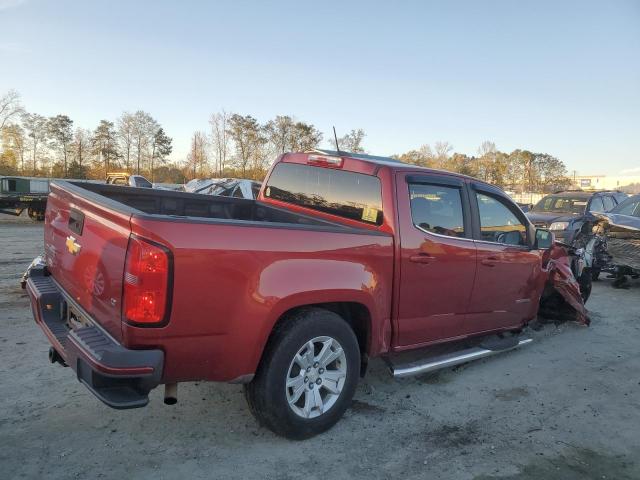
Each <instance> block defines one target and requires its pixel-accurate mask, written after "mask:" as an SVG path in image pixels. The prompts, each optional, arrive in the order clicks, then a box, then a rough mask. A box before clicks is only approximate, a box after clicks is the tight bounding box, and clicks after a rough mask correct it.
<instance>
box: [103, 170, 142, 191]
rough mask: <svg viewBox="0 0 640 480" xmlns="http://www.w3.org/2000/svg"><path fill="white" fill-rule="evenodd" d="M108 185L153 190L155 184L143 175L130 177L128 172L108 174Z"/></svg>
mask: <svg viewBox="0 0 640 480" xmlns="http://www.w3.org/2000/svg"><path fill="white" fill-rule="evenodd" d="M107 184H110V185H128V186H130V187H140V188H153V184H152V183H151V182H150V181H149V180H147V179H146V178H144V177H143V176H142V175H129V174H128V173H126V172H113V173H108V174H107Z"/></svg>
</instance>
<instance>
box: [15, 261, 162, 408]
mask: <svg viewBox="0 0 640 480" xmlns="http://www.w3.org/2000/svg"><path fill="white" fill-rule="evenodd" d="M26 287H27V292H28V293H29V297H30V299H31V309H32V311H33V317H34V319H35V321H36V323H37V324H38V325H39V326H40V328H42V331H43V332H44V333H45V335H46V336H47V338H48V339H49V342H50V343H51V345H52V347H53V348H54V349H55V350H56V351H57V352H58V354H59V355H60V356H61V357H62V359H63V360H64V361H65V363H66V364H67V365H69V366H70V367H71V368H72V369H73V370H74V371H75V372H76V375H77V378H78V380H79V381H80V382H81V383H83V384H84V385H85V386H86V387H87V388H88V389H89V390H90V391H91V392H92V393H93V394H94V395H95V396H96V397H98V398H99V399H100V400H102V401H103V402H104V403H105V404H107V405H109V406H110V407H113V408H120V409H124V408H138V407H144V406H145V405H146V404H147V403H149V391H151V389H153V388H155V387H156V386H158V385H159V384H160V381H161V377H162V368H163V364H164V353H163V352H162V350H130V349H127V348H125V347H123V346H122V345H120V344H119V343H118V342H117V341H115V340H114V339H113V338H112V337H111V336H109V335H108V334H107V333H105V332H104V331H103V330H102V329H100V328H99V327H97V326H90V327H82V328H78V329H74V330H70V329H69V328H68V326H67V324H66V315H67V302H66V300H65V297H64V294H63V293H62V291H61V289H60V288H59V287H58V286H57V284H56V283H55V282H54V280H53V278H52V277H50V276H48V275H47V274H46V267H36V268H33V269H32V270H31V272H30V275H29V279H28V280H27V285H26Z"/></svg>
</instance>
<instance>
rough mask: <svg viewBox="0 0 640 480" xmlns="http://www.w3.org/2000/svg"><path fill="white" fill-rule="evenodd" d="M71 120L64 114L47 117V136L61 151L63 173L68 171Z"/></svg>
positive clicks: (71, 133) (65, 174) (71, 137)
mask: <svg viewBox="0 0 640 480" xmlns="http://www.w3.org/2000/svg"><path fill="white" fill-rule="evenodd" d="M72 126H73V120H71V119H70V118H69V117H68V116H66V115H56V116H55V117H51V118H50V119H49V125H48V128H49V136H50V138H51V139H52V140H53V142H54V144H57V145H58V148H59V149H60V151H61V152H62V160H63V170H62V171H63V174H64V176H65V177H66V176H67V171H68V157H69V144H70V143H71V141H72V140H73V130H72V129H71V128H72Z"/></svg>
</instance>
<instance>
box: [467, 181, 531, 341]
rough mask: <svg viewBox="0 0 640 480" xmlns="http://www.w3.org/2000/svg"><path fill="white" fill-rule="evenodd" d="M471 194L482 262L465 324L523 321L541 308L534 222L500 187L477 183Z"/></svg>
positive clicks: (492, 326)
mask: <svg viewBox="0 0 640 480" xmlns="http://www.w3.org/2000/svg"><path fill="white" fill-rule="evenodd" d="M469 196H470V201H471V209H472V211H473V217H472V219H473V223H474V237H475V244H476V249H477V264H478V268H477V272H476V281H475V285H474V288H473V294H472V296H471V301H470V304H469V311H468V315H467V318H466V322H467V325H466V328H465V330H466V331H467V332H470V333H481V332H485V331H491V330H498V329H504V328H509V327H518V326H520V325H522V324H523V323H524V322H525V321H526V320H529V319H530V318H532V317H533V315H535V314H536V312H537V307H538V302H539V300H540V299H539V296H540V293H541V292H540V282H539V280H538V279H539V278H540V269H541V256H540V251H538V250H533V249H532V248H531V245H532V243H533V242H532V238H531V235H532V234H533V230H532V226H531V224H530V223H529V222H528V221H527V219H526V217H525V216H524V214H523V213H522V211H521V210H520V209H519V208H517V206H516V205H515V204H514V203H513V202H512V201H511V200H510V199H509V198H507V197H506V196H504V194H503V193H502V192H501V191H500V190H498V189H495V190H494V189H493V188H491V187H489V186H487V185H481V184H472V188H471V189H470V194H469Z"/></svg>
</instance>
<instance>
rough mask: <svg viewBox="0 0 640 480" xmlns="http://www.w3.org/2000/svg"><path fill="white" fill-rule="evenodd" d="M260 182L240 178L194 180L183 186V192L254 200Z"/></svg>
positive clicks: (258, 190)
mask: <svg viewBox="0 0 640 480" xmlns="http://www.w3.org/2000/svg"><path fill="white" fill-rule="evenodd" d="M260 185H261V184H260V182H256V181H254V180H246V179H241V178H204V179H201V178H194V179H193V180H190V181H189V182H187V183H186V184H185V186H184V191H185V192H190V193H200V194H203V195H219V196H221V197H234V198H247V199H251V200H255V199H256V198H257V197H258V193H259V192H260Z"/></svg>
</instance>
